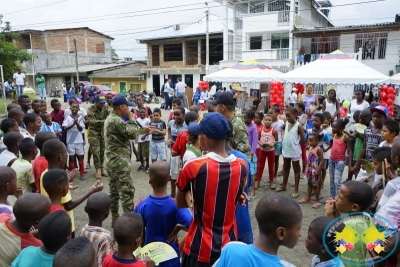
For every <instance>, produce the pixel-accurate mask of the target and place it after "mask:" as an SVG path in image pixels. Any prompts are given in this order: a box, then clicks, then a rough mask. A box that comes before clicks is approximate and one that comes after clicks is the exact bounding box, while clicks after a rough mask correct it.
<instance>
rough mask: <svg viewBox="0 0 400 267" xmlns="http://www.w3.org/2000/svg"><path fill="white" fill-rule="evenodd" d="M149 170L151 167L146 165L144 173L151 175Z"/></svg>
mask: <svg viewBox="0 0 400 267" xmlns="http://www.w3.org/2000/svg"><path fill="white" fill-rule="evenodd" d="M149 168H150V166H149V165H146V167H144V171H145V172H146V173H149Z"/></svg>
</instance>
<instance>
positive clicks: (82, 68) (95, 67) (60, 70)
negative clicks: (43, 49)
mask: <svg viewBox="0 0 400 267" xmlns="http://www.w3.org/2000/svg"><path fill="white" fill-rule="evenodd" d="M125 64H126V63H110V64H88V65H79V66H78V70H79V73H84V72H91V71H96V70H101V69H108V68H112V67H116V66H123V65H125ZM40 73H41V74H64V73H75V66H69V67H64V68H57V69H47V70H42V71H40Z"/></svg>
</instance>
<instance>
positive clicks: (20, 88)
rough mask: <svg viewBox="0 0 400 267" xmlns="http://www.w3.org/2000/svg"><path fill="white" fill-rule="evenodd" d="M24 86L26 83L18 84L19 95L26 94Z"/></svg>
mask: <svg viewBox="0 0 400 267" xmlns="http://www.w3.org/2000/svg"><path fill="white" fill-rule="evenodd" d="M24 87H25V85H18V96H20V95H23V94H24Z"/></svg>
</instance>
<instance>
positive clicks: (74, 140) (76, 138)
mask: <svg viewBox="0 0 400 267" xmlns="http://www.w3.org/2000/svg"><path fill="white" fill-rule="evenodd" d="M84 121H85V119H84V118H83V117H82V116H79V117H78V123H79V125H80V126H81V127H82V128H83V129H85V123H84ZM72 124H74V118H72V117H71V116H68V117H66V118H65V119H64V121H63V124H62V126H64V127H69V126H71V125H72ZM83 143H84V142H83V136H82V132H81V131H79V129H78V126H76V125H74V127H72V128H71V129H69V130H67V144H83Z"/></svg>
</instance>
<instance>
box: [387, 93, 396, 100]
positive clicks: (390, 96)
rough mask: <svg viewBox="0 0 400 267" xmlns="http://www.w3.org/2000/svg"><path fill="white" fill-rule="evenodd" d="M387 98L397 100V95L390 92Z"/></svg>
mask: <svg viewBox="0 0 400 267" xmlns="http://www.w3.org/2000/svg"><path fill="white" fill-rule="evenodd" d="M387 98H388V99H391V100H395V99H396V96H395V95H394V94H392V93H390V94H388V95H387Z"/></svg>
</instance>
